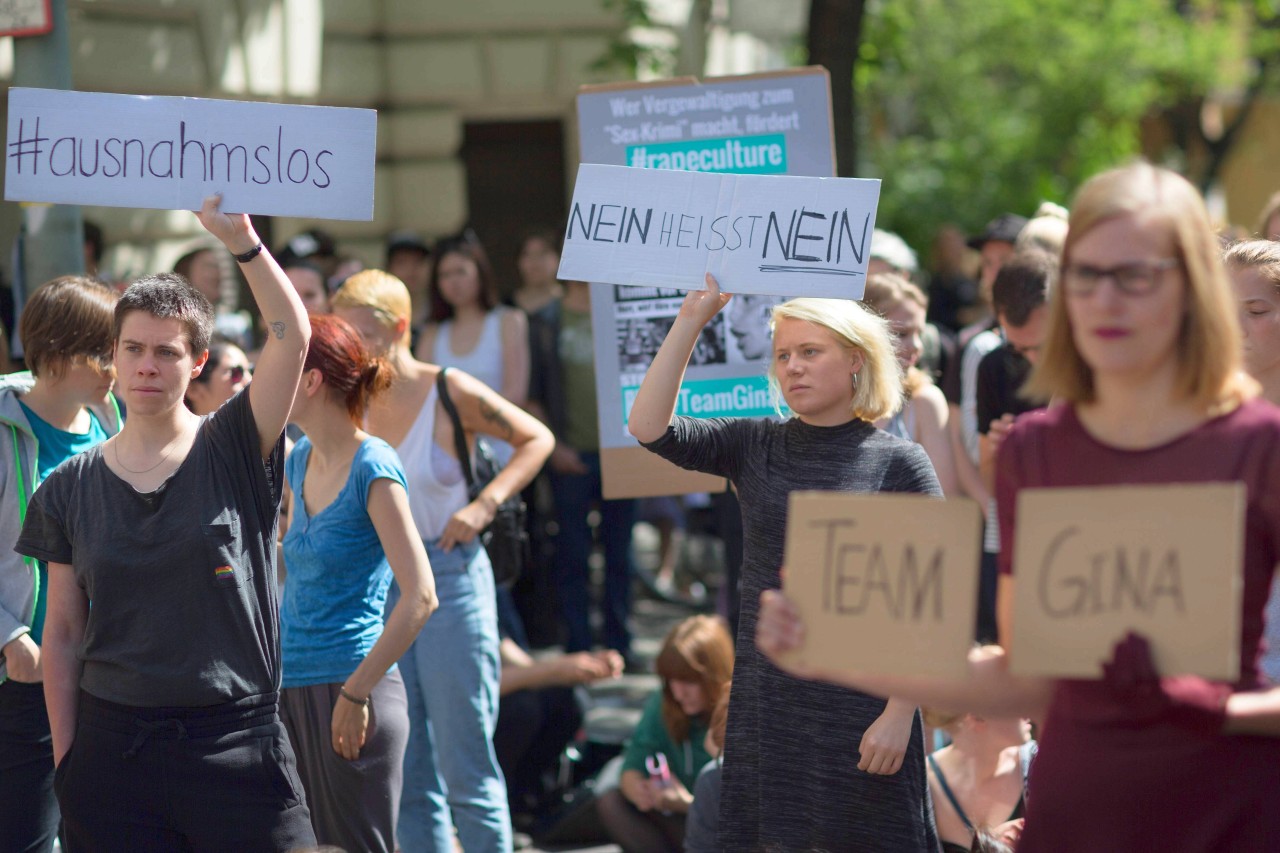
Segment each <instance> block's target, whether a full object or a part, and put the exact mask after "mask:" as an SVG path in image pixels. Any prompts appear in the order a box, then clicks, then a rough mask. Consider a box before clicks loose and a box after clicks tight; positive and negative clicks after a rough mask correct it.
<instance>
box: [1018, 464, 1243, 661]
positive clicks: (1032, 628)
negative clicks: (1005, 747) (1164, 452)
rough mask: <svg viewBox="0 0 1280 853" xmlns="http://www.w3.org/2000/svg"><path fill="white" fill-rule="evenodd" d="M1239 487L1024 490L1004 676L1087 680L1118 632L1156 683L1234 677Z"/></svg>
mask: <svg viewBox="0 0 1280 853" xmlns="http://www.w3.org/2000/svg"><path fill="white" fill-rule="evenodd" d="M1244 521H1245V487H1244V485H1243V484H1242V483H1206V484H1195V485H1177V486H1170V485H1162V486H1110V487H1103V488H1068V489H1025V490H1023V491H1022V492H1020V493H1019V495H1018V515H1017V530H1016V533H1015V549H1014V563H1013V565H1014V614H1013V626H1012V633H1013V638H1012V643H1011V644H1010V649H1009V652H1010V666H1011V669H1012V671H1013V672H1014V673H1016V674H1018V675H1037V676H1049V677H1054V678H1098V677H1100V676H1101V674H1102V664H1103V663H1105V662H1106V661H1108V660H1110V659H1111V655H1112V650H1113V648H1114V646H1115V644H1116V642H1117V641H1119V640H1120V639H1122V638H1123V637H1124V636H1125V634H1126V633H1127V632H1129V631H1134V632H1137V633H1140V634H1143V635H1145V636H1146V637H1147V639H1148V640H1149V641H1150V643H1151V649H1152V654H1153V655H1154V657H1155V664H1156V666H1157V668H1158V669H1159V671H1160V672H1161V673H1162V674H1164V675H1200V676H1204V677H1205V678H1215V679H1223V680H1227V681H1234V680H1235V679H1237V678H1238V677H1239V675H1240V606H1241V594H1242V587H1243V571H1242V566H1243V548H1244Z"/></svg>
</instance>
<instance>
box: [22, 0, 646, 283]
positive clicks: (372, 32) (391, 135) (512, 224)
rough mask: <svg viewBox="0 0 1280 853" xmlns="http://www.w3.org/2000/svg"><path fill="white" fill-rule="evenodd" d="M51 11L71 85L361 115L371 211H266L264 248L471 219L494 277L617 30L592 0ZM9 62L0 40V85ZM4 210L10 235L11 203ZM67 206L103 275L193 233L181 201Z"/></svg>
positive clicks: (536, 220)
mask: <svg viewBox="0 0 1280 853" xmlns="http://www.w3.org/2000/svg"><path fill="white" fill-rule="evenodd" d="M68 11H69V16H70V27H69V34H70V42H71V62H72V78H73V87H74V88H76V89H80V90H86V91H102V92H123V93H130V94H154V95H190V96H200V97H210V98H231V99H251V100H264V101H278V102H286V103H304V104H325V105H332V106H350V107H365V108H370V109H376V110H377V111H378V164H377V178H376V194H375V215H374V219H373V221H371V222H338V221H323V222H311V221H305V220H298V219H282V218H277V219H275V220H274V221H273V222H272V223H271V232H272V238H273V241H274V242H275V243H276V244H277V245H279V244H281V243H283V241H285V240H287V239H288V238H289V237H291V236H293V235H294V234H297V233H298V232H300V231H302V230H303V229H305V228H308V227H312V226H316V227H320V228H323V229H324V230H326V231H328V232H330V233H331V234H333V235H334V236H335V237H336V238H337V239H338V242H339V245H340V247H341V249H342V250H343V251H345V252H349V253H351V254H353V255H355V256H356V257H358V258H359V259H360V260H362V261H364V262H365V263H366V264H370V265H380V264H381V263H382V261H383V245H384V242H385V239H386V236H387V235H388V234H389V233H390V232H392V231H393V230H396V229H406V228H407V229H412V230H415V231H418V232H419V233H421V234H422V235H424V236H426V237H428V238H434V237H436V236H439V235H443V234H449V233H454V232H457V231H458V230H459V229H461V228H462V227H464V226H465V225H467V224H472V225H474V226H475V227H476V230H477V231H478V232H481V233H482V234H483V233H484V231H485V230H486V229H485V227H484V226H486V225H487V226H489V228H490V229H493V228H497V229H498V230H499V231H500V232H501V233H497V232H495V233H494V237H495V238H497V243H496V244H495V245H494V246H493V247H492V249H493V254H494V264H495V267H499V268H500V269H501V271H502V272H503V273H504V275H512V274H513V268H512V264H513V258H512V253H513V252H514V249H512V248H511V246H510V243H511V241H512V240H514V239H516V236H515V235H516V230H517V228H518V227H521V225H522V224H523V226H524V227H534V226H539V225H546V226H552V227H555V226H557V225H558V221H559V218H560V217H562V216H563V209H564V200H565V196H566V193H567V190H568V186H569V182H570V181H571V180H572V169H571V164H573V163H576V154H575V152H574V145H573V139H574V138H575V131H574V128H573V111H574V101H573V96H574V93H575V92H576V91H577V88H578V87H579V86H580V85H581V84H583V83H588V82H593V81H597V80H600V79H604V78H605V77H610V76H617V75H618V74H619V73H620V71H619V70H617V69H614V70H612V71H609V70H604V69H601V70H596V68H597V67H598V63H599V61H600V60H601V59H602V58H603V57H604V56H605V55H606V53H607V50H608V47H609V45H610V42H611V41H612V40H613V39H615V38H616V37H617V36H618V34H619V33H620V32H621V29H622V25H621V22H620V19H619V17H618V15H617V13H616V12H614V11H612V10H610V9H607V8H606V6H605V4H604V3H603V2H601V0H68ZM12 57H13V49H12V43H11V41H10V40H8V39H5V40H2V41H0V76H2V77H3V79H4V80H5V82H6V83H8V82H10V81H11V80H12V70H13V58H12ZM504 163H505V164H506V165H505V166H504V167H503V168H502V169H497V170H495V168H494V166H495V164H504ZM469 167H470V168H469ZM4 208H5V211H4V214H3V217H2V218H0V242H3V244H4V245H10V239H11V237H12V236H13V234H14V233H16V229H17V223H18V219H19V214H18V212H17V206H16V205H12V204H8V205H4ZM84 215H85V216H86V218H88V219H91V220H93V221H95V222H98V223H99V224H100V225H102V226H103V228H104V229H105V231H106V236H107V239H108V243H109V244H111V245H112V246H113V248H112V249H110V250H109V254H108V257H107V259H106V261H105V263H104V267H105V268H106V269H107V270H108V271H110V272H111V273H112V274H113V275H114V276H116V277H118V278H127V277H130V276H134V275H137V274H139V273H142V272H145V271H152V270H157V269H168V268H169V267H170V265H171V264H172V262H173V261H174V260H175V259H176V258H177V257H178V256H179V255H180V254H181V253H182V252H183V251H185V250H186V249H189V248H191V246H192V242H193V240H194V239H198V238H199V236H200V231H199V226H198V225H197V224H196V223H195V220H194V218H193V217H192V216H191V215H190V214H188V213H186V212H184V211H176V212H174V211H150V210H132V209H121V208H90V207H86V208H85V209H84ZM485 236H486V239H488V236H487V235H485Z"/></svg>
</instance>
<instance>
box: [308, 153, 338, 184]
mask: <svg viewBox="0 0 1280 853" xmlns="http://www.w3.org/2000/svg"><path fill="white" fill-rule="evenodd" d="M326 154H328V155H329V156H330V157H332V156H333V152H332V151H330V150H329V149H327V148H325V149H324V150H322V151H321V152H320V153H319V154H317V155H316V170H317V171H318V172H320V174H322V175H324V183H323V184H322V183H320V182H319V181H317V180H314V179H312V181H311V183H313V184H315V185H316V187H318V188H319V189H322V190H323V189H328V187H329V185H330V184H332V183H333V178H331V177H329V171H328V170H327V169H326V168H325V167H324V166H322V165H320V160H321V159H322V158H323V157H324V155H326Z"/></svg>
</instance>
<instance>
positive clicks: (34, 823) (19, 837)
mask: <svg viewBox="0 0 1280 853" xmlns="http://www.w3.org/2000/svg"><path fill="white" fill-rule="evenodd" d="M57 834H58V801H57V799H56V798H55V797H54V796H53V738H52V736H51V735H50V734H49V714H48V712H47V711H46V710H45V707H44V685H42V684H24V683H22V682H19V681H12V680H10V681H6V682H4V683H3V684H0V847H3V849H4V850H9V851H15V853H48V851H50V850H52V849H53V839H54V838H55V837H56V836H57Z"/></svg>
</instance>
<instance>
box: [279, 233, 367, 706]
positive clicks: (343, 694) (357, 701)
mask: <svg viewBox="0 0 1280 853" xmlns="http://www.w3.org/2000/svg"><path fill="white" fill-rule="evenodd" d="M258 248H259V249H261V248H262V244H261V243H259V244H258ZM338 695H339V696H341V697H342V698H343V699H346V700H347V701H348V702H354V703H355V704H357V705H359V706H360V707H361V708H365V707H368V705H369V697H368V696H366V697H364V698H363V699H357V698H356V697H354V696H352V695H351V694H350V693H348V692H347V688H345V687H341V686H340V687H339V688H338Z"/></svg>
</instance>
